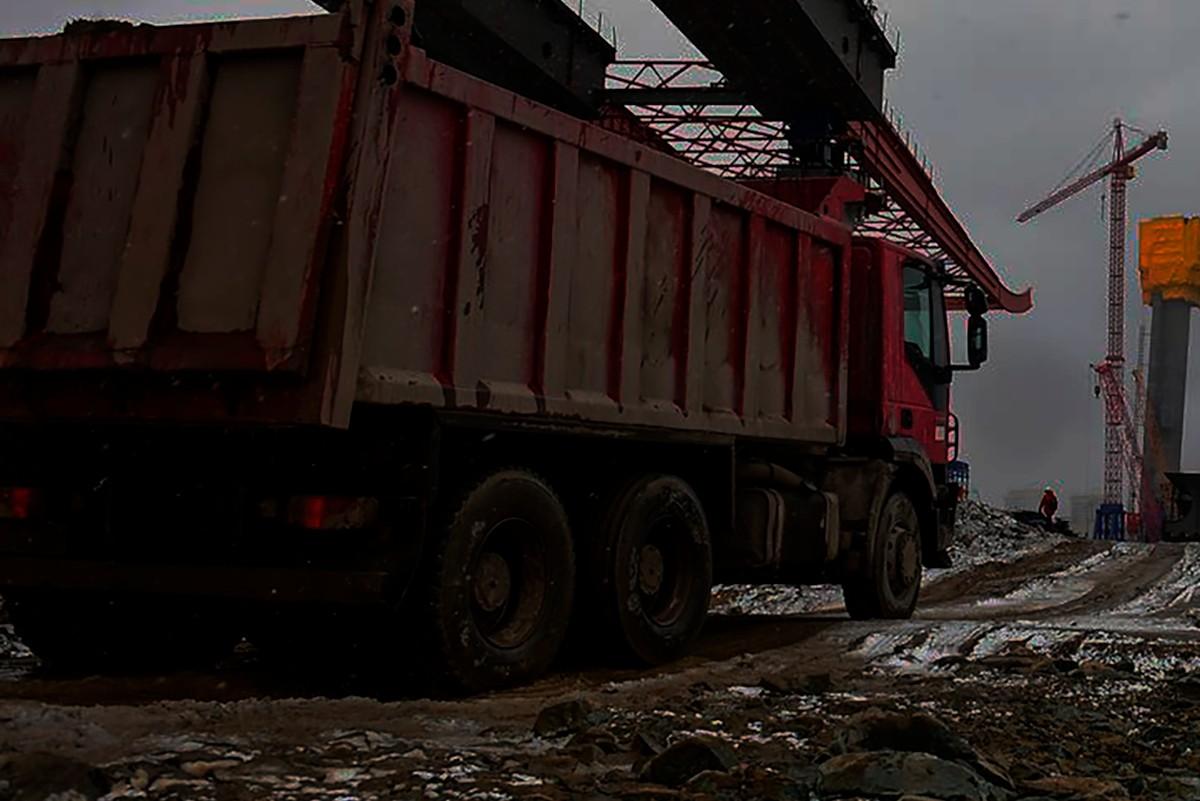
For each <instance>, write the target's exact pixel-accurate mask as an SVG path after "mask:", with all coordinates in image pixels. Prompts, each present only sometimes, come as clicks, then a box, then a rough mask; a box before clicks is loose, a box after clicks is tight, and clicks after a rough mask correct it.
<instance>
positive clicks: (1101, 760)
mask: <svg viewBox="0 0 1200 801" xmlns="http://www.w3.org/2000/svg"><path fill="white" fill-rule="evenodd" d="M974 515H975V518H976V519H975V520H974V523H973V525H975V529H974V530H973V531H972V532H968V533H969V534H971V535H972V536H969V537H968V540H974V541H973V542H969V543H968V547H967V548H966V549H965V552H964V554H963V560H962V561H963V564H962V565H961V566H960V567H958V568H956V569H954V570H950V571H944V572H939V573H936V574H935V575H934V576H932V577H931V580H930V582H929V583H928V585H927V587H926V590H925V592H924V595H923V601H922V605H921V609H920V613H919V616H918V618H917V619H916V620H913V621H911V622H907V623H900V624H880V623H856V622H851V621H849V620H848V619H847V618H846V616H845V614H844V612H843V611H842V610H841V609H840V607H839V605H838V603H837V595H836V593H832V592H830V591H824V590H813V591H804V592H800V591H796V590H791V589H784V588H773V589H770V590H747V589H743V588H725V589H722V590H721V591H720V592H719V593H718V594H717V597H716V599H715V605H714V608H715V609H716V610H717V611H718V612H719V613H720V614H715V615H714V616H713V618H712V620H711V622H710V625H709V627H708V629H707V631H706V633H705V635H704V638H703V640H702V642H701V643H700V645H699V647H698V648H697V650H696V654H695V655H694V656H693V657H691V658H689V659H688V660H687V661H685V662H683V663H681V664H677V665H672V666H670V667H668V668H665V669H661V670H658V671H654V672H650V673H630V672H613V671H611V670H598V669H582V670H574V671H570V672H564V673H562V674H560V675H557V676H554V677H551V678H549V679H547V680H544V681H542V682H540V683H538V684H537V685H535V686H531V687H527V688H523V689H519V690H513V691H509V692H503V693H498V694H495V695H491V696H487V697H480V698H472V699H468V700H457V701H445V700H429V699H423V698H417V697H404V696H403V694H402V693H401V695H400V696H399V697H395V696H388V695H381V694H380V693H374V695H376V696H377V697H362V696H358V695H345V693H346V689H345V688H344V687H343V686H342V685H340V684H339V683H338V682H337V681H335V680H328V679H327V680H322V679H319V678H311V677H307V676H306V674H305V670H304V666H303V665H302V664H297V665H295V666H293V667H292V668H291V669H281V668H279V667H278V666H275V667H274V668H272V669H270V670H268V669H267V668H266V667H264V666H258V665H256V664H255V663H254V662H253V659H252V658H246V657H242V658H239V657H233V658H231V659H230V660H229V661H228V662H227V663H226V664H225V665H223V666H222V667H221V668H219V669H216V670H204V671H197V672H195V673H190V674H175V675H162V676H158V675H155V676H140V677H134V676H105V677H65V678H64V677H50V676H41V675H39V674H38V673H37V671H36V670H35V669H34V668H35V665H36V663H35V662H34V661H33V658H32V656H30V655H29V654H28V653H27V652H23V651H22V650H21V649H20V647H19V646H17V645H15V644H13V645H11V646H10V647H9V648H8V653H9V659H8V661H7V664H6V669H5V672H4V674H3V677H2V679H0V752H2V753H4V754H5V756H4V757H2V758H0V798H17V799H43V798H60V799H66V798H72V799H78V798H101V797H109V798H126V797H131V798H152V799H167V798H181V799H182V798H187V799H285V798H287V799H292V798H295V799H331V801H332V800H333V799H385V798H428V799H489V800H494V801H501V800H502V799H576V798H578V799H673V798H688V799H734V798H737V799H741V798H746V799H752V798H754V799H816V798H821V799H824V798H846V799H850V798H902V797H909V798H914V799H915V798H920V797H924V798H937V799H962V800H963V801H973V800H974V799H1014V800H1015V799H1124V798H1133V799H1200V627H1197V621H1198V620H1200V598H1197V597H1196V591H1197V590H1196V588H1197V586H1198V581H1200V547H1194V546H1168V545H1160V546H1140V545H1124V544H1122V545H1113V544H1101V543H1092V542H1084V541H1079V540H1059V539H1049V538H1048V537H1047V536H1046V535H1042V534H1040V533H1037V532H1031V531H1028V530H1023V529H1018V527H1016V526H1015V524H1011V521H1008V520H1007V519H1006V518H1002V517H1001V516H999V515H995V514H992V513H989V512H986V510H978V509H977V510H975V512H974ZM969 517H970V515H969ZM968 522H969V523H970V521H968ZM981 532H982V533H981ZM313 647H314V649H317V648H319V647H320V645H319V643H314V646H313ZM300 677H304V678H300ZM322 681H329V682H330V683H328V684H324V685H323V684H322ZM339 696H341V697H339Z"/></svg>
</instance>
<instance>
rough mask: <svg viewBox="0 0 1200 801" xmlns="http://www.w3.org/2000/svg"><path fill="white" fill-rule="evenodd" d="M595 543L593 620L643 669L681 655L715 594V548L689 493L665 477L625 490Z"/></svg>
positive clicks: (640, 481)
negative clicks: (713, 563)
mask: <svg viewBox="0 0 1200 801" xmlns="http://www.w3.org/2000/svg"><path fill="white" fill-rule="evenodd" d="M595 544H596V553H597V558H596V559H595V560H594V563H593V565H592V567H593V568H594V571H595V572H594V574H593V576H592V580H591V582H590V584H591V585H592V589H593V590H594V603H595V604H596V605H597V606H596V610H595V611H596V614H595V615H594V617H595V618H596V619H597V620H598V622H599V623H600V624H601V625H602V626H604V627H605V628H606V629H607V631H608V633H609V635H610V638H609V639H610V640H612V641H615V642H616V643H618V644H620V645H622V646H623V647H624V650H626V651H627V652H628V653H629V655H631V656H632V657H634V658H635V659H636V660H637V661H639V662H642V663H644V664H649V665H658V664H663V663H665V662H670V661H673V660H675V659H678V658H680V657H681V656H683V655H684V654H685V653H686V652H687V649H688V647H689V646H690V645H691V644H692V642H693V641H694V640H695V639H696V637H697V636H698V635H699V634H700V630H701V628H703V626H704V621H705V618H707V616H708V603H709V598H710V596H711V594H712V543H711V540H710V538H709V532H708V523H707V521H706V520H705V516H704V508H703V507H702V506H701V504H700V500H699V499H698V498H697V497H696V494H695V493H694V492H693V491H692V488H691V487H689V486H688V485H687V483H686V482H684V481H683V480H682V479H679V478H675V477H673V476H661V475H651V476H645V477H643V478H640V479H638V480H636V481H634V482H633V483H632V484H629V485H627V486H626V487H625V488H624V489H623V490H622V491H621V492H619V493H618V494H617V495H616V497H615V498H613V500H612V502H611V504H610V505H609V508H608V515H607V518H606V520H605V522H604V525H603V528H602V530H601V531H600V532H599V536H598V537H597V539H596V543H595Z"/></svg>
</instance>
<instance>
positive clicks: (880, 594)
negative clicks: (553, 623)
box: [842, 492, 922, 620]
mask: <svg viewBox="0 0 1200 801" xmlns="http://www.w3.org/2000/svg"><path fill="white" fill-rule="evenodd" d="M872 544H873V550H872V553H871V554H869V556H868V558H867V560H866V567H865V570H864V571H863V575H861V576H859V577H857V578H855V579H853V580H851V581H849V582H847V583H846V584H844V585H843V586H842V594H843V596H844V598H845V601H846V611H847V612H849V613H850V617H852V618H854V619H855V620H873V619H883V620H907V619H908V618H910V617H912V615H913V612H914V611H915V610H916V608H917V597H918V596H919V595H920V593H921V571H922V567H921V521H920V517H919V516H918V515H917V508H916V507H915V506H914V505H913V502H912V501H911V500H910V499H909V497H908V496H907V495H905V494H904V493H903V492H895V493H892V495H891V497H889V498H888V499H887V502H886V503H885V504H884V505H883V509H882V511H881V512H880V514H879V521H878V523H877V524H876V532H875V537H874V538H873V540H872Z"/></svg>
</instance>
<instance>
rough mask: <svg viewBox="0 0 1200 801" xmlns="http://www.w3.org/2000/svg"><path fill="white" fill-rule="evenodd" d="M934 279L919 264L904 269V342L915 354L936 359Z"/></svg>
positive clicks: (928, 358)
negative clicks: (934, 341)
mask: <svg viewBox="0 0 1200 801" xmlns="http://www.w3.org/2000/svg"><path fill="white" fill-rule="evenodd" d="M932 288H933V282H932V281H931V280H930V277H929V273H928V272H926V271H925V269H924V268H923V267H921V266H918V265H910V266H906V267H905V268H904V343H905V345H906V348H905V350H907V351H909V352H911V353H912V354H913V355H916V353H918V352H919V353H920V356H921V357H922V358H923V359H924V360H925V361H926V362H933V360H934V352H933V293H932V292H931V291H930V290H931V289H932Z"/></svg>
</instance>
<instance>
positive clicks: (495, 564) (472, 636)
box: [427, 470, 575, 692]
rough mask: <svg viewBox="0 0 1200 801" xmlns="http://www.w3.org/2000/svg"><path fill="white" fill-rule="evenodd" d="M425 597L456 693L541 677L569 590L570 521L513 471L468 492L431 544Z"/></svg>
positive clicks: (557, 643) (561, 632)
mask: <svg viewBox="0 0 1200 801" xmlns="http://www.w3.org/2000/svg"><path fill="white" fill-rule="evenodd" d="M432 556H433V563H432V570H431V573H430V585H429V588H428V593H427V599H428V604H429V614H430V618H431V621H432V623H433V629H434V630H433V639H434V645H435V647H436V649H437V650H438V652H439V655H440V657H441V666H442V667H444V668H445V671H446V675H447V677H448V678H449V679H450V681H451V682H453V683H454V684H455V685H456V686H457V687H458V688H459V689H463V690H467V691H471V692H478V691H483V690H490V689H494V688H497V687H502V686H505V685H509V684H515V683H520V682H523V681H527V680H529V679H533V678H536V677H537V676H539V675H541V674H543V673H545V672H546V671H547V670H548V669H549V668H550V665H551V663H552V662H553V661H554V659H555V657H556V656H557V655H558V651H559V648H560V647H561V646H562V643H563V640H564V639H565V637H566V633H567V626H568V624H569V622H570V619H571V603H572V600H573V595H574V591H575V578H574V577H575V552H574V547H573V544H572V539H571V530H570V526H569V524H568V522H567V514H566V511H565V510H564V509H563V506H562V504H561V503H560V502H559V500H558V498H557V497H556V496H555V494H554V492H553V491H552V490H551V489H550V488H549V487H548V486H547V485H546V484H545V483H544V482H543V481H541V480H540V479H539V478H537V477H536V476H533V475H531V474H529V473H526V472H523V471H520V470H507V471H503V472H499V473H495V474H494V475H492V476H490V477H488V478H487V479H486V480H484V481H483V483H481V484H479V485H478V486H477V487H475V488H474V489H473V490H471V491H470V492H469V493H467V495H466V496H465V498H464V499H463V501H462V504H461V505H460V506H459V508H458V511H457V512H456V513H455V514H454V516H453V518H452V519H451V520H450V523H449V525H448V526H447V528H446V531H445V536H444V537H443V538H442V540H441V542H440V543H438V544H437V546H436V547H435V552H434V553H433V554H432Z"/></svg>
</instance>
